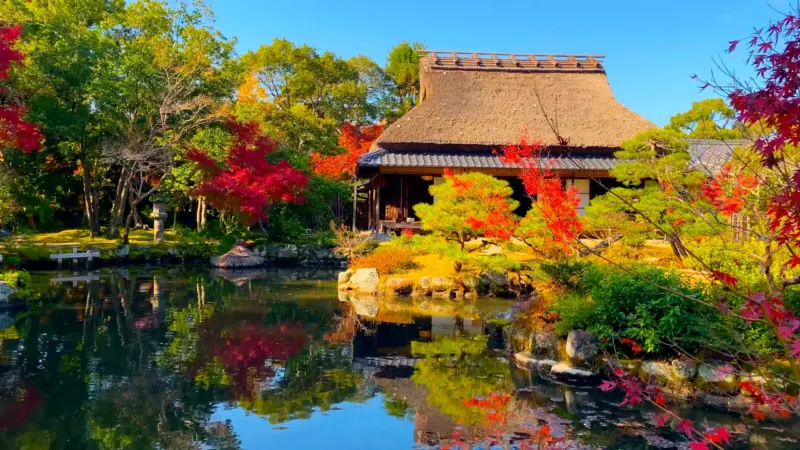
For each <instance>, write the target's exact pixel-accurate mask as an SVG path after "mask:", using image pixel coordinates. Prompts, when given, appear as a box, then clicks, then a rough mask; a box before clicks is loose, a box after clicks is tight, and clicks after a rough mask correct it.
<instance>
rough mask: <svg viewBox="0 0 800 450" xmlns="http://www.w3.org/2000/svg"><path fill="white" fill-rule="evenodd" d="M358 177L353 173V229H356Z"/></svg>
mask: <svg viewBox="0 0 800 450" xmlns="http://www.w3.org/2000/svg"><path fill="white" fill-rule="evenodd" d="M357 183H358V179H357V178H356V176H355V175H353V231H356V200H358V184H357Z"/></svg>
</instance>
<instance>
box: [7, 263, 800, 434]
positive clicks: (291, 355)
mask: <svg viewBox="0 0 800 450" xmlns="http://www.w3.org/2000/svg"><path fill="white" fill-rule="evenodd" d="M32 276H33V283H32V287H31V289H30V293H29V296H30V299H29V300H28V301H27V302H25V303H22V304H19V303H18V304H15V305H11V306H9V307H8V308H6V309H5V310H3V311H0V328H2V330H0V338H1V339H2V340H1V341H0V448H27V449H44V448H53V449H72V448H81V449H100V448H103V449H115V448H132V449H151V448H165V449H166V448H170V449H171V448H179V449H183V448H219V449H239V448H241V449H266V448H271V449H287V448H307V449H317V448H320V449H412V448H421V449H428V448H442V447H445V446H447V445H450V447H449V448H462V449H466V448H488V446H489V445H490V444H492V443H493V442H496V443H497V445H498V447H497V448H535V447H536V446H537V445H539V446H541V447H543V446H545V444H548V445H550V446H552V447H554V448H626V449H627V448H685V445H686V443H685V439H683V438H682V436H681V435H679V434H677V433H674V432H671V431H669V430H668V429H666V430H665V429H657V428H656V427H655V424H654V419H653V416H654V413H655V411H652V410H650V409H648V408H639V409H631V408H620V407H619V406H618V405H619V402H620V400H621V398H620V397H619V396H617V395H610V394H604V393H602V392H601V391H600V390H599V389H597V388H594V387H576V386H568V385H565V384H559V383H554V382H552V381H549V380H546V379H542V378H539V377H538V376H536V375H535V374H531V373H530V372H528V371H526V370H524V369H520V368H518V367H516V366H515V365H514V364H513V363H512V362H510V361H508V360H507V359H506V358H505V356H504V354H503V352H502V351H500V350H493V349H492V348H493V347H496V346H497V343H496V342H492V341H490V340H487V338H485V337H483V336H482V333H483V324H485V323H486V321H487V320H488V319H490V318H491V317H494V316H496V315H498V314H502V313H507V312H508V311H509V310H510V308H511V305H512V303H511V302H509V301H508V300H491V299H479V300H476V301H471V302H467V303H456V302H450V301H449V300H440V301H434V300H430V299H428V300H424V301H419V300H418V301H411V300H407V301H381V302H377V301H374V300H370V299H351V301H347V302H345V301H340V300H339V299H338V298H337V293H336V286H335V281H334V279H335V272H331V271H324V270H321V271H302V270H270V271H268V270H263V271H253V272H235V273H225V272H214V271H210V272H209V271H207V270H184V269H180V270H179V269H171V270H164V269H156V268H128V269H109V270H104V271H102V272H93V273H88V274H87V273H83V274H80V273H79V274H73V273H60V274H59V273H55V272H37V273H33V274H32ZM412 347H413V351H412ZM454 354H455V355H459V356H457V357H454V356H450V355H454ZM681 412H682V413H683V414H685V415H687V416H689V417H691V418H692V419H694V420H696V421H697V422H696V423H698V424H701V425H702V426H709V427H714V426H720V425H727V426H730V427H731V429H732V430H733V431H735V436H736V437H737V440H738V441H739V443H740V444H741V445H740V447H741V448H751V447H752V446H761V447H763V448H766V447H765V446H764V445H760V444H762V443H764V442H767V441H769V442H770V444H769V448H797V446H798V445H799V444H798V441H797V440H796V439H797V437H796V436H795V434H797V428H796V427H791V426H787V425H785V424H784V425H781V424H777V423H764V424H760V425H755V424H753V423H752V422H751V421H749V420H746V419H745V420H742V419H741V417H740V416H738V415H735V414H730V413H723V412H719V411H710V410H705V409H700V408H694V409H689V407H686V409H685V410H682V411H681ZM459 443H461V444H459ZM459 445H460V446H459ZM523 445H532V447H523ZM782 446H783V447H782Z"/></svg>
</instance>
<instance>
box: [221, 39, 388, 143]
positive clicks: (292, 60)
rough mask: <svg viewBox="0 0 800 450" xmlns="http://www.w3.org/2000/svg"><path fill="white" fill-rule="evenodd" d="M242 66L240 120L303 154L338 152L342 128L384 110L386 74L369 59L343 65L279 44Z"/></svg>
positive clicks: (265, 47) (331, 57)
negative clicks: (344, 124)
mask: <svg viewBox="0 0 800 450" xmlns="http://www.w3.org/2000/svg"><path fill="white" fill-rule="evenodd" d="M241 65H242V70H243V71H244V74H245V75H244V82H243V83H242V84H241V86H240V87H239V89H238V95H237V100H238V101H237V104H236V108H235V113H236V115H237V117H238V118H239V119H240V120H243V121H255V122H257V123H259V124H260V125H261V127H262V129H263V130H264V131H265V132H266V133H267V134H269V135H270V136H272V137H274V138H275V139H277V140H278V142H279V144H280V146H281V147H282V148H284V149H290V150H292V151H295V152H298V153H300V154H302V155H306V156H307V155H308V154H309V153H310V152H312V151H318V152H321V153H330V152H332V151H334V150H336V149H337V148H338V147H337V142H336V141H337V137H338V128H339V126H341V125H342V124H343V123H345V122H350V123H354V124H367V123H373V122H374V121H376V120H378V119H379V118H380V114H381V113H382V108H383V107H385V106H384V105H385V102H386V100H385V97H386V95H387V94H386V92H387V90H388V83H387V80H386V78H385V74H383V73H382V70H381V69H380V67H379V66H377V65H376V64H375V63H374V62H372V61H370V60H369V59H368V58H366V57H355V58H352V59H350V60H344V59H342V58H339V57H337V56H336V55H334V54H333V53H330V52H325V53H322V54H319V53H318V52H317V51H316V49H315V48H313V47H311V46H308V45H301V46H296V45H295V44H293V43H292V42H289V41H288V40H286V39H275V40H274V41H273V42H272V44H269V45H262V46H261V47H260V48H259V49H258V50H256V51H252V52H248V53H246V54H245V55H243V56H242V58H241Z"/></svg>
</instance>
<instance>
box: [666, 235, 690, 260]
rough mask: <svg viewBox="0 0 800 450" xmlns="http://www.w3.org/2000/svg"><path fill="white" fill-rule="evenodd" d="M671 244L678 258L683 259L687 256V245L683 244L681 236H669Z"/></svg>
mask: <svg viewBox="0 0 800 450" xmlns="http://www.w3.org/2000/svg"><path fill="white" fill-rule="evenodd" d="M669 245H670V247H672V253H674V254H675V257H676V258H678V260H681V261H683V258H685V257H686V255H688V252H687V251H686V246H685V245H683V241H681V238H680V237H678V236H671V237H670V238H669Z"/></svg>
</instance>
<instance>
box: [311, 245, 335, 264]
mask: <svg viewBox="0 0 800 450" xmlns="http://www.w3.org/2000/svg"><path fill="white" fill-rule="evenodd" d="M313 254H314V257H315V258H316V259H317V260H319V261H328V260H331V259H334V255H333V249H332V248H330V247H315V248H314V250H313Z"/></svg>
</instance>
